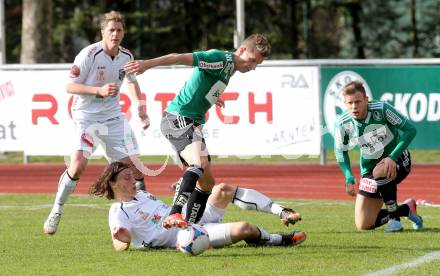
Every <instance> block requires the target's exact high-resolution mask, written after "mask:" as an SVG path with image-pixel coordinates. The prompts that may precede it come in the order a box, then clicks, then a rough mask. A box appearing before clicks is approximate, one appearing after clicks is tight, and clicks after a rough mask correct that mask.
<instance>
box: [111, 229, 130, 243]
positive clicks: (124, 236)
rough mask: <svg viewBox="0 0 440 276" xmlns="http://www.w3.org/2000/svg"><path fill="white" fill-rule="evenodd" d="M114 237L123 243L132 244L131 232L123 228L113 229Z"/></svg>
mask: <svg viewBox="0 0 440 276" xmlns="http://www.w3.org/2000/svg"><path fill="white" fill-rule="evenodd" d="M112 236H113V239H116V240H118V241H120V242H123V243H130V242H131V234H130V232H129V231H128V230H127V229H125V228H122V227H115V228H113V229H112Z"/></svg>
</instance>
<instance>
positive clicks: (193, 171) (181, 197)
mask: <svg viewBox="0 0 440 276" xmlns="http://www.w3.org/2000/svg"><path fill="white" fill-rule="evenodd" d="M202 174H203V169H202V168H201V167H198V166H189V167H188V168H187V169H186V171H185V173H184V174H183V176H182V181H181V182H180V184H179V186H178V187H176V194H175V196H174V201H173V206H172V207H171V211H170V214H169V216H168V217H166V218H165V219H164V220H163V221H162V226H163V227H164V228H167V229H168V228H171V227H179V228H184V227H186V226H187V222H186V221H185V219H184V218H183V217H182V209H183V206H184V205H185V204H186V203H187V202H188V199H189V197H190V196H191V194H192V193H193V191H194V189H195V187H196V184H197V180H198V179H199V178H200V176H201V175H202Z"/></svg>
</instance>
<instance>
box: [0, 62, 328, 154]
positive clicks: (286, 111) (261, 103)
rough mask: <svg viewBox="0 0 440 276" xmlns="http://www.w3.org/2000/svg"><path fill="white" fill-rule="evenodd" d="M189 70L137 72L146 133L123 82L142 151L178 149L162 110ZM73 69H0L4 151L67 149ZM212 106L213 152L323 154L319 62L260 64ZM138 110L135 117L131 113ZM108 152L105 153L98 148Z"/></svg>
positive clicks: (0, 147)
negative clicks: (163, 125)
mask: <svg viewBox="0 0 440 276" xmlns="http://www.w3.org/2000/svg"><path fill="white" fill-rule="evenodd" d="M191 70H192V69H191V68H183V67H175V68H157V69H152V70H148V71H146V72H145V73H144V74H142V75H140V76H138V81H139V84H140V86H141V89H142V92H143V93H144V94H145V97H146V102H147V111H148V115H149V116H150V119H151V126H150V128H149V129H147V130H146V131H145V132H142V130H141V125H140V122H139V119H138V118H137V114H136V108H135V107H134V105H132V100H131V95H128V92H127V89H126V87H125V86H122V87H121V106H122V109H123V111H124V112H125V113H126V116H127V118H128V119H129V121H130V124H131V125H132V128H133V130H134V132H135V134H136V136H137V139H138V143H139V145H140V149H141V154H142V155H168V154H172V150H171V146H170V145H169V144H168V141H167V140H166V139H165V138H164V137H162V135H161V133H160V121H161V115H162V112H163V110H164V108H165V107H166V105H167V103H168V102H169V101H170V100H171V99H172V98H173V97H174V95H175V94H176V93H178V92H179V91H180V89H181V87H182V86H183V84H184V83H185V81H186V80H187V79H188V77H189V76H190V74H191ZM68 74H69V72H68V70H33V71H1V75H0V151H25V153H26V154H27V155H69V154H70V153H71V151H72V147H71V146H72V145H73V142H72V138H73V133H74V125H73V121H72V119H71V117H70V113H69V107H70V104H71V98H72V95H71V94H68V93H66V92H65V89H64V87H65V83H66V80H67V76H68ZM222 98H223V99H224V100H225V105H226V106H225V107H224V108H219V107H216V106H214V107H212V108H211V109H210V110H209V112H208V114H207V115H208V116H209V119H208V121H207V123H206V125H205V127H204V132H205V137H206V141H207V145H208V149H209V152H210V153H211V154H213V155H222V156H226V155H227V156H270V155H286V156H287V155H319V150H320V143H321V136H320V126H319V78H318V68H317V67H264V66H261V67H258V68H257V70H255V71H252V72H249V73H246V74H241V73H239V72H237V73H236V74H235V75H234V76H233V77H232V78H231V80H230V83H229V85H228V87H227V88H226V91H225V92H224V93H223V94H222ZM132 114H133V116H132ZM100 152H102V151H99V152H98V154H99V153H100Z"/></svg>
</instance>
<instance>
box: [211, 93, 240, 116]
mask: <svg viewBox="0 0 440 276" xmlns="http://www.w3.org/2000/svg"><path fill="white" fill-rule="evenodd" d="M239 95H240V94H238V93H237V92H229V93H225V92H223V94H222V96H221V99H222V100H223V101H225V102H226V101H235V100H236V99H238V96H239ZM225 106H226V103H225ZM215 112H216V113H217V116H218V118H219V119H220V121H221V122H223V123H224V124H237V123H238V121H239V120H240V116H233V115H232V116H225V115H223V113H222V109H221V107H220V106H216V107H215Z"/></svg>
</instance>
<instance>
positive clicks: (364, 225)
mask: <svg viewBox="0 0 440 276" xmlns="http://www.w3.org/2000/svg"><path fill="white" fill-rule="evenodd" d="M355 224H356V229H357V230H358V231H364V230H371V229H373V228H374V225H373V224H372V223H370V222H368V221H366V220H362V219H356V220H355Z"/></svg>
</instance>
